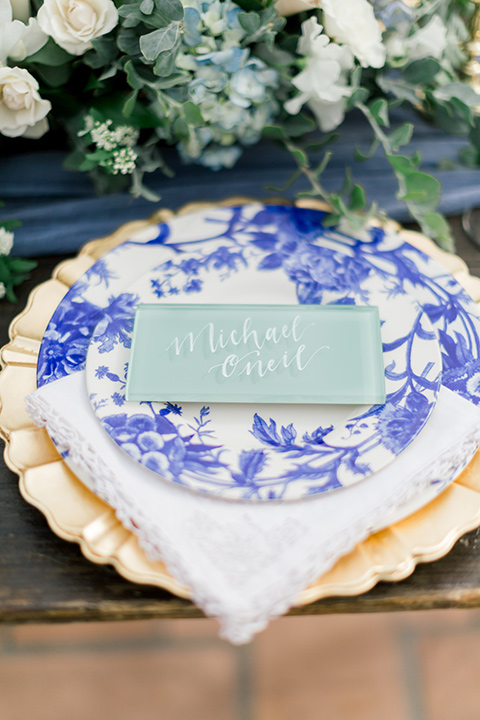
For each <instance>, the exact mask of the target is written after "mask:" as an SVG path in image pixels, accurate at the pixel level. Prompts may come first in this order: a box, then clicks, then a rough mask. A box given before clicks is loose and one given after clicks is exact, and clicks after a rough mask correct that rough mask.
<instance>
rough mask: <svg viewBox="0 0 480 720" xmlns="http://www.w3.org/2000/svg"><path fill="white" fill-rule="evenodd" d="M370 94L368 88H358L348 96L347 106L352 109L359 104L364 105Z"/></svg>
mask: <svg viewBox="0 0 480 720" xmlns="http://www.w3.org/2000/svg"><path fill="white" fill-rule="evenodd" d="M369 94H370V93H369V92H368V90H367V89H366V88H358V90H355V92H354V93H352V94H351V95H350V97H349V98H348V100H347V108H348V109H350V108H353V107H355V105H359V104H361V105H363V104H364V103H365V102H366V101H367V100H368V96H369Z"/></svg>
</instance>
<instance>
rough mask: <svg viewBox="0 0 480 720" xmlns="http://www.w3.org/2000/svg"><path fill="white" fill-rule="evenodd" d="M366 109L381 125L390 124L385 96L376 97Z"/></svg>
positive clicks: (386, 125)
mask: <svg viewBox="0 0 480 720" xmlns="http://www.w3.org/2000/svg"><path fill="white" fill-rule="evenodd" d="M368 109H369V110H370V112H371V113H372V115H373V117H374V118H375V120H376V121H377V123H378V124H379V125H383V126H384V127H388V126H389V125H390V122H389V118H388V102H387V101H386V100H385V98H378V99H377V100H374V101H373V102H372V103H370V105H369V108H368Z"/></svg>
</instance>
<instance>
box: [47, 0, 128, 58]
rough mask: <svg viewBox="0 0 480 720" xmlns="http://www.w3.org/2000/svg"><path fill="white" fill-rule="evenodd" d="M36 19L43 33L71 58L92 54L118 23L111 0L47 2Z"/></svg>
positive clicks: (52, 0) (49, 0) (50, 0)
mask: <svg viewBox="0 0 480 720" xmlns="http://www.w3.org/2000/svg"><path fill="white" fill-rule="evenodd" d="M37 17H38V23H39V25H40V27H41V28H42V30H43V32H45V33H47V35H50V36H51V37H52V38H53V39H54V40H55V42H56V43H57V45H60V47H61V48H63V49H64V50H66V51H67V52H69V53H71V54H72V55H82V54H83V53H84V52H86V51H87V50H89V49H90V48H91V47H92V40H94V39H95V38H97V37H100V35H106V33H109V32H110V30H113V28H114V27H115V25H116V24H117V22H118V12H117V8H116V7H115V5H114V4H113V2H112V0H45V2H44V4H43V5H42V7H41V8H40V10H39V11H38V16H37Z"/></svg>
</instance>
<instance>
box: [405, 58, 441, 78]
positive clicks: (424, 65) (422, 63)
mask: <svg viewBox="0 0 480 720" xmlns="http://www.w3.org/2000/svg"><path fill="white" fill-rule="evenodd" d="M440 70H441V65H440V63H439V62H438V60H435V59H434V58H422V59H421V60H413V61H412V62H411V63H409V64H408V65H407V66H406V67H405V68H404V70H403V77H404V78H405V80H406V81H407V82H408V83H411V84H412V85H425V84H428V83H430V82H432V81H433V79H434V77H435V75H436V74H437V73H438V72H439V71H440Z"/></svg>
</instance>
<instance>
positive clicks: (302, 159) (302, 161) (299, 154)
mask: <svg viewBox="0 0 480 720" xmlns="http://www.w3.org/2000/svg"><path fill="white" fill-rule="evenodd" d="M290 152H291V154H292V155H293V157H294V159H295V162H296V163H297V165H298V167H301V168H306V167H308V157H307V156H306V154H305V153H304V152H303V150H300V148H295V149H294V150H291V151H290Z"/></svg>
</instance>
